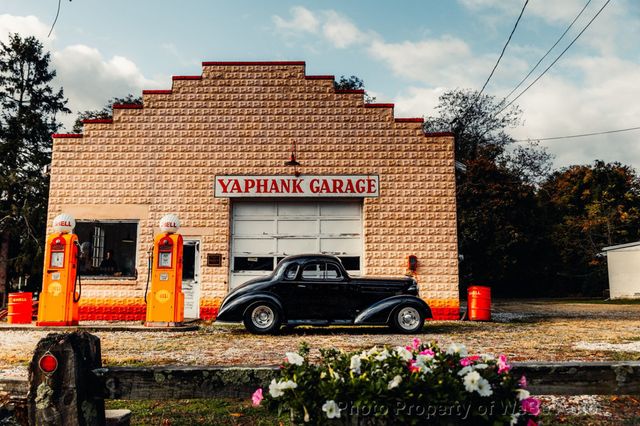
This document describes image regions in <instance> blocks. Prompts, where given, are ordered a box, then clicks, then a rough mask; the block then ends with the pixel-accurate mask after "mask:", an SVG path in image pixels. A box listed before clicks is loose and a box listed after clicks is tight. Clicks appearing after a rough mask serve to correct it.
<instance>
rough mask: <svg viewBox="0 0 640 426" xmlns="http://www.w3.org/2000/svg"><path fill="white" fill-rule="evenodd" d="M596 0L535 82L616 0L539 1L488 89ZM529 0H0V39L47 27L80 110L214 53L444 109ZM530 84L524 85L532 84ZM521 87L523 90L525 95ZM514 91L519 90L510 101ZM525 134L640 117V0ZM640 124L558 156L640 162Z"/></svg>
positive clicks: (604, 22)
mask: <svg viewBox="0 0 640 426" xmlns="http://www.w3.org/2000/svg"><path fill="white" fill-rule="evenodd" d="M587 3H588V6H587V7H586V9H585V10H584V12H583V14H582V15H581V16H580V18H579V19H578V20H577V21H576V22H575V24H574V25H573V27H572V28H571V29H570V30H569V32H568V33H567V35H566V36H565V38H564V39H563V40H562V41H561V42H560V43H559V44H558V47H556V49H555V50H553V51H552V52H551V54H550V55H549V56H548V57H547V59H546V60H545V61H543V63H542V64H541V65H540V67H539V68H538V69H537V70H536V71H535V72H534V73H533V75H532V77H530V79H529V80H528V81H527V82H526V83H525V84H524V85H523V86H522V87H521V89H524V88H525V87H526V86H527V85H528V84H529V82H531V81H533V79H534V78H535V77H537V76H538V75H539V74H540V73H541V72H542V71H543V70H544V69H545V68H546V67H547V66H548V65H549V64H551V62H552V61H553V60H554V59H555V58H556V57H557V56H558V55H559V54H560V53H561V52H562V50H563V49H564V48H565V47H567V45H568V44H569V43H570V42H571V40H573V39H574V38H575V37H576V36H577V35H578V33H579V32H580V31H581V30H582V29H583V28H584V27H585V25H586V24H587V23H588V22H589V20H590V19H592V18H593V17H594V16H595V14H596V13H597V11H598V10H599V9H600V8H601V7H602V6H603V5H604V4H605V3H606V0H591V1H589V0H529V2H528V4H527V7H526V8H525V10H524V13H523V15H522V18H521V20H520V23H519V25H518V27H517V29H516V31H515V33H514V34H513V37H512V39H511V41H510V43H509V44H508V46H507V48H506V51H505V53H504V56H503V58H502V59H501V61H500V64H499V66H498V68H497V69H496V72H495V74H494V75H493V77H492V78H491V80H490V81H489V84H488V85H487V87H486V89H485V93H487V94H489V95H492V96H495V97H496V99H502V98H503V97H504V96H506V95H507V94H508V93H509V92H510V91H511V90H512V89H513V88H514V87H515V86H516V85H517V84H518V82H519V81H520V80H521V79H522V78H524V76H525V75H527V73H528V72H529V70H530V69H531V68H532V67H533V66H534V65H535V64H536V62H537V61H538V60H539V59H540V58H541V57H542V56H543V55H544V53H545V52H546V51H547V50H548V48H550V47H551V46H552V45H553V44H554V43H555V42H556V40H557V39H558V38H559V37H560V35H561V34H562V33H563V32H564V31H565V30H566V29H567V27H568V26H569V24H570V23H571V22H572V21H573V20H574V18H575V17H576V16H577V15H578V13H579V12H580V11H581V9H582V8H583V7H584V6H585V4H587ZM523 4H524V0H448V1H443V0H420V1H419V0H406V1H403V0H397V1H393V2H391V1H388V0H385V1H383V0H369V1H364V0H352V1H344V0H341V1H336V0H322V1H320V0H318V1H290V0H280V1H277V2H276V1H258V0H235V1H233V2H231V1H219V0H209V1H206V0H180V1H177V0H135V1H133V0H110V1H108V2H105V1H97V0H84V1H83V0H75V1H68V0H61V5H60V14H59V17H58V20H57V22H56V24H55V27H54V29H53V32H52V33H51V36H49V37H47V35H48V33H49V30H50V28H51V26H52V23H53V21H54V18H55V15H56V9H57V7H58V0H0V41H3V42H5V41H6V40H7V38H8V34H9V33H15V32H17V33H20V34H21V35H23V36H26V35H35V36H36V37H38V38H39V39H40V40H41V41H42V42H43V44H44V46H45V49H47V50H48V51H50V52H51V53H52V66H53V67H54V68H55V69H56V71H57V78H56V81H55V83H56V84H57V85H58V86H62V87H63V88H64V93H65V95H66V96H67V97H68V99H69V107H70V109H71V110H72V111H73V112H74V113H73V114H71V115H67V116H64V117H60V118H61V120H62V121H63V123H64V124H65V126H66V128H67V130H69V131H70V129H71V127H72V123H73V121H74V119H75V113H77V112H78V111H84V110H88V109H98V108H101V107H102V106H103V105H104V104H105V102H106V100H107V99H109V98H112V97H114V96H118V97H122V96H126V95H127V94H129V93H132V94H134V95H139V94H141V91H142V90H143V89H168V88H170V87H171V76H172V75H198V74H200V73H201V69H202V68H201V63H202V62H203V61H285V60H287V61H288V60H292V61H300V60H302V61H306V64H307V67H306V70H307V74H322V75H325V74H330V75H335V76H337V77H339V76H341V75H345V76H351V75H356V76H358V77H359V78H361V79H362V80H363V81H364V83H365V88H366V89H367V91H368V92H369V94H371V95H373V96H375V97H376V99H377V102H391V103H395V115H396V117H423V116H429V115H433V114H434V107H435V106H436V105H437V103H438V97H439V96H440V95H441V94H442V93H444V92H445V91H447V90H452V89H456V88H461V89H466V88H469V89H475V90H479V89H480V88H481V87H482V85H483V84H484V82H485V81H486V80H487V77H488V76H489V73H490V72H491V69H492V68H493V66H494V65H495V63H496V61H497V59H498V57H499V55H500V52H501V50H502V49H503V47H504V45H505V43H506V41H507V38H508V36H509V34H510V32H511V30H512V29H513V26H514V24H515V22H516V19H517V17H518V14H519V13H520V11H521V9H522V6H523ZM521 89H520V90H521ZM515 93H516V94H517V93H519V91H517V92H515ZM514 96H515V94H514V95H513V96H512V97H511V98H508V99H509V100H510V99H512V98H513V97H514ZM515 104H516V105H518V106H519V107H520V109H521V110H522V112H523V114H522V120H521V123H520V125H519V126H517V127H515V128H512V129H509V133H510V134H511V135H512V136H513V137H514V138H515V139H517V140H527V139H540V138H548V137H556V136H565V135H574V134H584V133H593V132H601V131H609V130H617V129H626V128H631V127H639V126H640V1H637V0H611V1H610V3H609V4H608V5H607V6H606V7H605V8H604V9H603V11H602V13H601V14H600V15H599V16H598V17H597V18H596V19H595V20H594V21H593V23H592V24H591V26H589V27H588V28H587V29H586V31H585V32H584V33H583V34H582V36H581V37H580V38H578V40H577V41H576V42H575V43H574V44H573V46H571V47H570V48H569V50H567V52H566V53H565V54H564V56H562V58H560V59H559V60H558V62H557V63H556V64H555V65H554V66H552V67H551V68H550V70H549V71H548V72H547V73H546V74H545V75H544V76H543V77H542V78H541V79H540V80H539V81H538V82H537V83H536V84H534V85H533V86H532V87H531V88H530V89H529V90H528V91H526V92H525V93H524V94H523V95H522V96H521V97H520V98H519V99H518V100H517V101H516V102H515ZM639 141H640V130H636V131H630V132H620V133H613V134H608V135H599V136H591V137H585V138H575V139H561V140H550V141H542V142H541V145H542V146H544V147H546V148H547V149H548V151H549V152H550V153H551V154H553V155H554V158H555V159H554V165H555V166H556V167H565V166H568V165H571V164H588V163H592V162H593V161H594V160H596V159H601V160H604V161H608V162H609V161H619V162H622V163H623V164H627V165H630V166H632V167H634V168H636V169H637V170H640V143H638V142H639Z"/></svg>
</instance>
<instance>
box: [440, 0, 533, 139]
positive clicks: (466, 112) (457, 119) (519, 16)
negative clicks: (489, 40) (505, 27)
mask: <svg viewBox="0 0 640 426" xmlns="http://www.w3.org/2000/svg"><path fill="white" fill-rule="evenodd" d="M527 4H529V0H525V2H524V5H523V6H522V10H520V15H518V19H516V23H515V24H514V25H513V29H512V30H511V33H510V34H509V38H508V39H507V42H506V43H505V44H504V47H503V48H502V52H500V56H499V57H498V60H497V61H496V64H495V65H494V66H493V69H492V70H491V73H490V74H489V77H487V81H485V82H484V84H483V85H482V89H480V91H479V92H478V94H477V95H476V97H475V98H474V100H473V102H471V104H470V105H469V106H468V107H467V108H466V109H465V110H464V113H463V114H462V116H461V117H460V118H457V117H456V118H454V119H453V120H452V121H451V122H450V123H449V124H450V125H451V126H453V123H455V122H456V121H458V122H462V121H464V119H465V118H466V117H467V114H469V111H471V108H473V107H474V106H475V105H476V103H477V102H478V100H479V99H480V96H482V92H484V89H485V88H486V87H487V84H489V81H490V80H491V77H493V74H494V73H495V72H496V69H497V68H498V64H500V60H501V59H502V57H503V56H504V52H505V51H506V50H507V46H508V45H509V42H511V37H513V33H515V32H516V28H518V23H520V18H522V14H523V13H524V10H525V9H526V8H527Z"/></svg>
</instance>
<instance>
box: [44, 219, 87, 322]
mask: <svg viewBox="0 0 640 426" xmlns="http://www.w3.org/2000/svg"><path fill="white" fill-rule="evenodd" d="M75 226H76V221H75V219H74V218H73V217H72V216H70V215H68V214H64V213H63V214H60V215H58V216H56V217H55V218H54V219H53V232H52V233H51V234H49V236H48V237H47V243H46V248H45V254H44V268H43V269H44V272H43V279H42V292H41V293H40V301H39V304H38V320H37V322H36V325H37V326H70V325H78V301H79V300H80V286H79V284H80V282H79V280H80V278H79V277H78V236H77V235H75V234H73V233H72V232H73V229H74V228H75Z"/></svg>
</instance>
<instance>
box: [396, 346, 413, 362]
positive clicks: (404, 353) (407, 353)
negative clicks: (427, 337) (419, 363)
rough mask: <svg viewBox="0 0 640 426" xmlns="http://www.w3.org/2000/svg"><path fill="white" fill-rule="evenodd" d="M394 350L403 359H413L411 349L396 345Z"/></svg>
mask: <svg viewBox="0 0 640 426" xmlns="http://www.w3.org/2000/svg"><path fill="white" fill-rule="evenodd" d="M395 351H396V354H398V356H399V357H400V358H402V359H403V360H405V361H410V360H412V359H413V354H412V353H411V351H408V350H407V348H403V347H402V346H398V347H396V349H395Z"/></svg>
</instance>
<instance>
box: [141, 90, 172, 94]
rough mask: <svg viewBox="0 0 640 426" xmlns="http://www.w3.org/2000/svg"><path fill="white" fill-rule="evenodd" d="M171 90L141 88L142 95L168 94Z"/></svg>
mask: <svg viewBox="0 0 640 426" xmlns="http://www.w3.org/2000/svg"><path fill="white" fill-rule="evenodd" d="M172 93H173V90H143V91H142V94H143V95H170V94H172Z"/></svg>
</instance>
